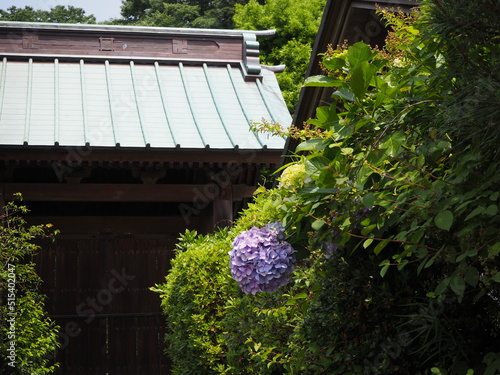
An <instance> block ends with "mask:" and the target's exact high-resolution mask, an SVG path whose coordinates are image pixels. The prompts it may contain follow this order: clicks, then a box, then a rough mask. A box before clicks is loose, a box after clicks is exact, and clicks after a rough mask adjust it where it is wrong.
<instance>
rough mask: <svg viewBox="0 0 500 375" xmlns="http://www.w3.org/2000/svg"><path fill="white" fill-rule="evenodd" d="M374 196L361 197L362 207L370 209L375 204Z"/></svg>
mask: <svg viewBox="0 0 500 375" xmlns="http://www.w3.org/2000/svg"><path fill="white" fill-rule="evenodd" d="M375 199H376V198H375V194H373V193H368V194H365V195H364V196H363V206H365V207H366V208H372V207H373V204H374V203H375Z"/></svg>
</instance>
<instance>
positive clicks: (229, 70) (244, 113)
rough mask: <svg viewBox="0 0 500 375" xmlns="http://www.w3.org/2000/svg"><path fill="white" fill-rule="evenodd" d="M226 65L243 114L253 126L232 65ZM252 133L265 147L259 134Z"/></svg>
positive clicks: (249, 124)
mask: <svg viewBox="0 0 500 375" xmlns="http://www.w3.org/2000/svg"><path fill="white" fill-rule="evenodd" d="M226 67H227V74H228V75H229V79H230V81H231V86H233V90H234V93H235V94H236V98H237V99H238V103H239V104H240V108H241V111H242V112H243V115H244V116H245V119H246V120H247V124H248V126H251V125H252V122H251V121H250V118H249V117H248V112H247V111H246V109H245V106H244V104H243V100H242V98H241V95H240V92H239V90H238V88H237V87H236V82H235V81H234V77H233V71H232V69H231V65H230V64H227V66H226ZM251 133H252V134H253V135H254V136H255V138H256V139H257V141H258V142H259V144H260V146H261V147H264V144H263V143H262V141H261V140H260V138H259V137H258V136H257V134H255V132H253V131H252V132H251Z"/></svg>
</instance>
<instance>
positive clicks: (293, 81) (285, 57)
mask: <svg viewBox="0 0 500 375" xmlns="http://www.w3.org/2000/svg"><path fill="white" fill-rule="evenodd" d="M325 3H326V1H325V0H266V1H265V2H262V1H260V2H259V1H257V0H250V1H249V2H248V4H246V5H242V4H237V5H236V13H235V15H234V22H235V25H236V27H237V28H238V29H245V30H269V29H276V35H275V36H274V37H272V38H268V39H262V40H260V44H261V50H262V60H263V63H264V64H269V65H280V64H285V65H286V70H285V72H284V73H280V74H278V75H277V78H278V82H279V84H280V87H281V90H282V92H283V96H284V98H285V101H286V102H287V104H288V108H289V109H290V111H293V109H294V108H295V105H296V104H297V101H298V96H299V92H300V87H301V86H302V82H303V80H304V75H305V72H306V70H307V65H308V64H309V59H310V57H311V50H312V45H313V43H314V39H315V37H316V34H317V32H318V29H319V24H320V21H321V16H322V14H323V8H324V6H325Z"/></svg>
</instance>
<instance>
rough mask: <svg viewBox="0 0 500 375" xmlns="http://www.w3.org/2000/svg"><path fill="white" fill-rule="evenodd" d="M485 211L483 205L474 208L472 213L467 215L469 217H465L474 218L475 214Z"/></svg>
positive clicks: (467, 218)
mask: <svg viewBox="0 0 500 375" xmlns="http://www.w3.org/2000/svg"><path fill="white" fill-rule="evenodd" d="M483 212H484V207H483V206H479V207H476V208H475V209H474V210H472V212H471V213H470V214H468V215H467V217H466V218H465V221H467V220H469V219H472V218H473V217H474V216H477V215H479V214H482V213H483Z"/></svg>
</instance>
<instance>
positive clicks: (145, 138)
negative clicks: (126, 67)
mask: <svg viewBox="0 0 500 375" xmlns="http://www.w3.org/2000/svg"><path fill="white" fill-rule="evenodd" d="M134 67H135V66H134V62H133V61H131V62H130V76H131V78H132V90H133V92H134V100H135V105H136V108H137V117H138V118H139V127H140V128H141V133H142V139H143V140H144V145H145V146H146V147H150V146H151V144H150V143H149V142H148V137H147V131H146V129H145V125H144V118H143V116H142V114H141V105H140V103H139V98H138V96H137V87H136V79H135V71H134Z"/></svg>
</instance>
